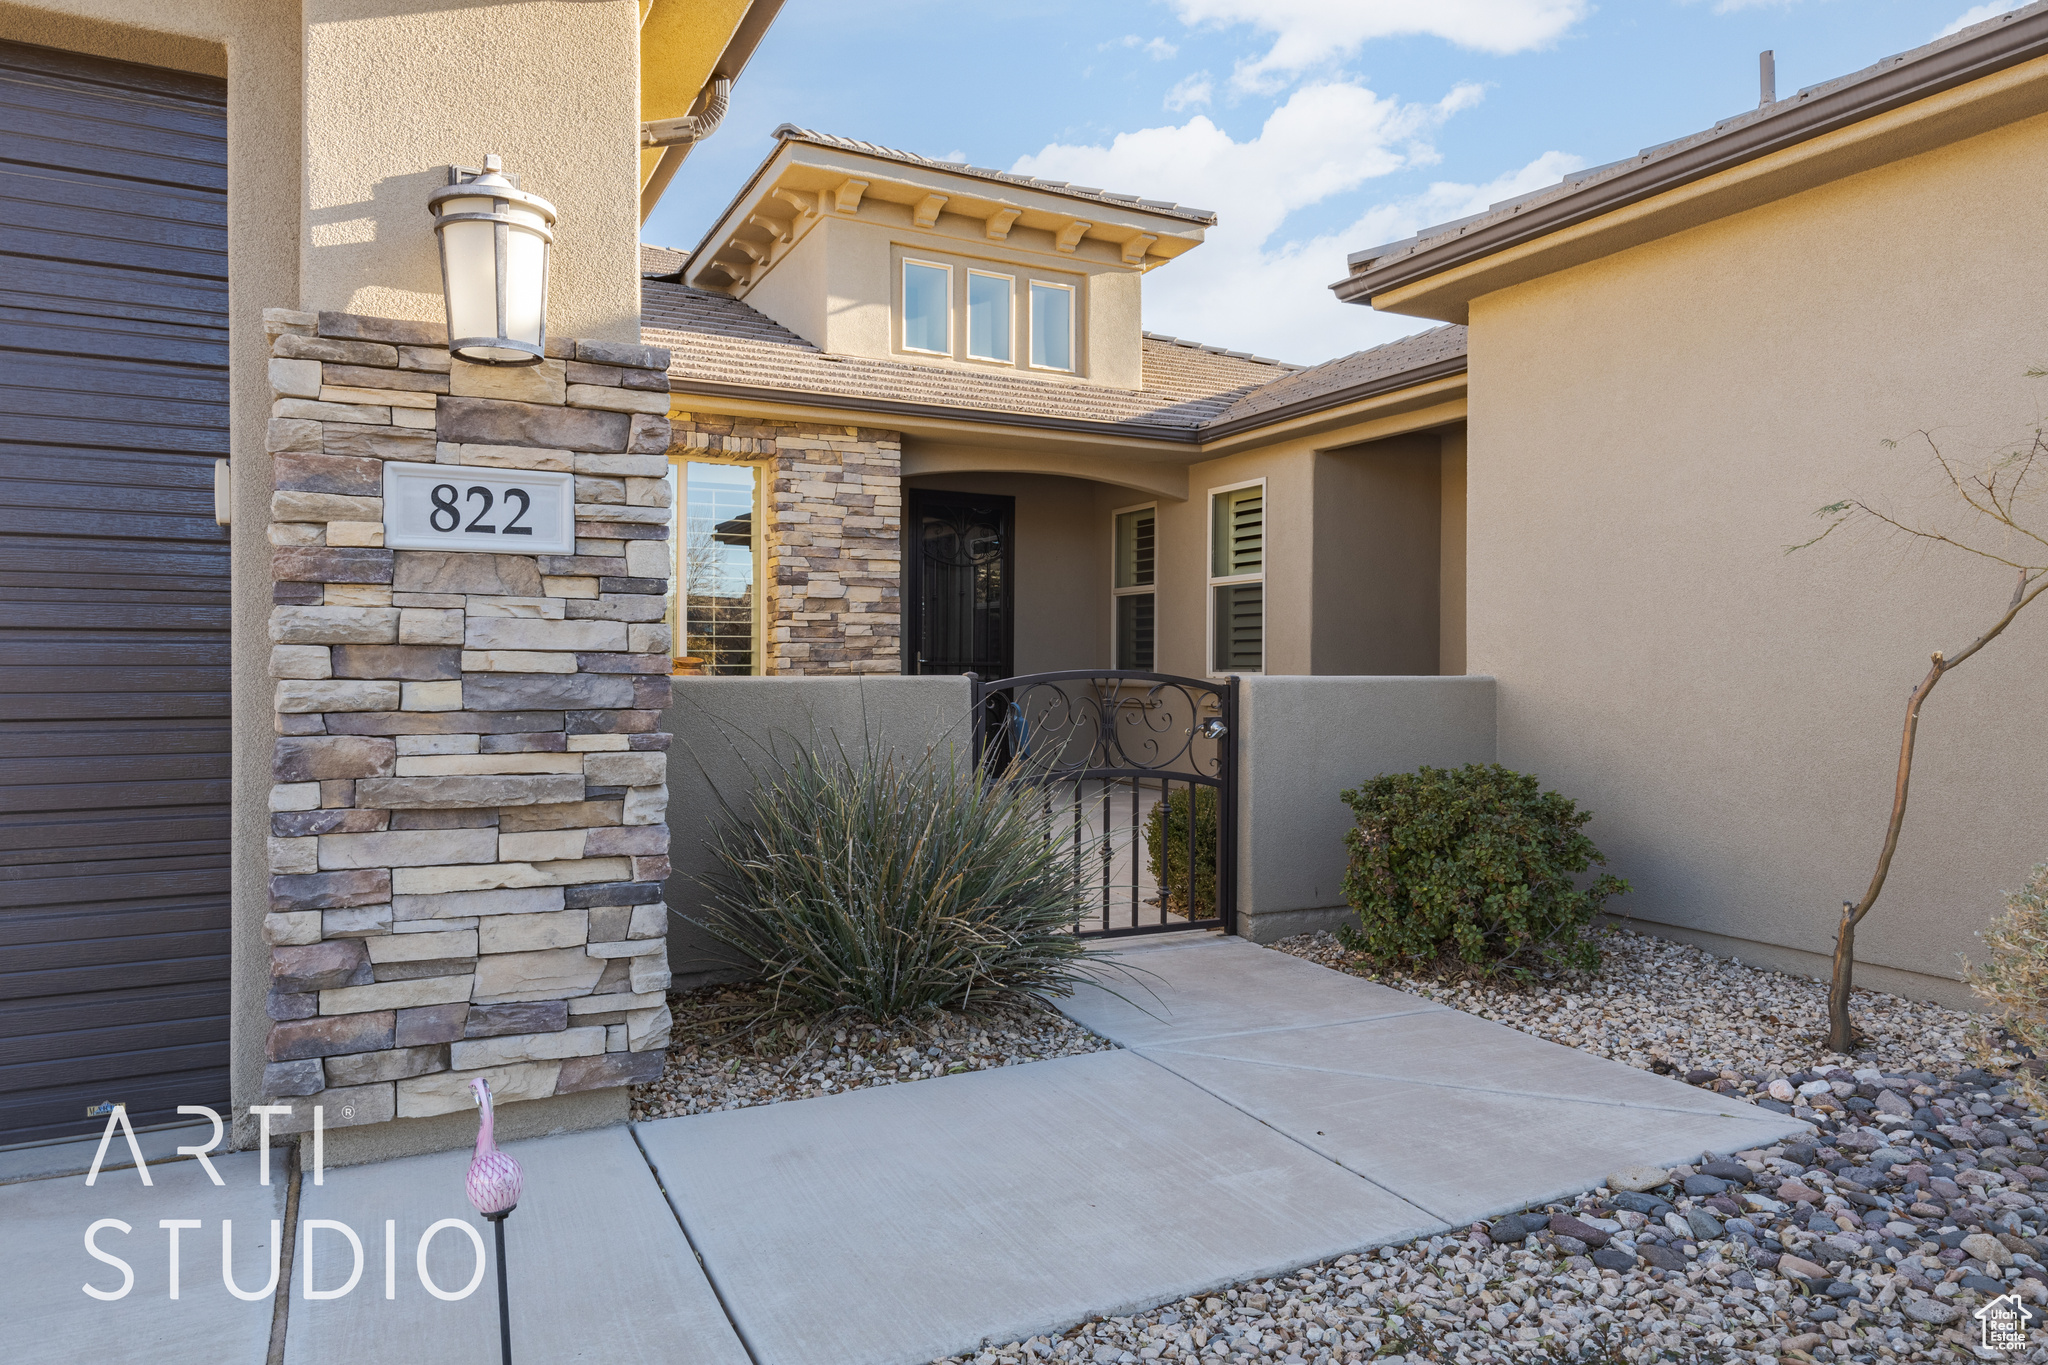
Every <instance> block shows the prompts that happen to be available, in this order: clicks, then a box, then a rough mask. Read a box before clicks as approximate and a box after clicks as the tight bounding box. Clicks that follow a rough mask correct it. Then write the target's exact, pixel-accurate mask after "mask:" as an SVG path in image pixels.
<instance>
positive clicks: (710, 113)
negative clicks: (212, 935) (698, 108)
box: [640, 76, 732, 147]
mask: <svg viewBox="0 0 2048 1365" xmlns="http://www.w3.org/2000/svg"><path fill="white" fill-rule="evenodd" d="M731 100H732V81H731V79H730V78H729V77H726V76H718V77H714V78H713V79H712V82H711V98H710V99H708V100H706V101H705V103H704V108H703V111H702V112H701V113H695V114H685V115H683V117H681V118H664V119H656V120H654V121H653V122H652V123H643V124H641V125H640V145H641V146H642V147H674V146H678V145H680V144H684V143H691V142H702V141H703V140H704V139H705V138H707V137H710V136H711V135H712V134H713V133H715V132H717V131H718V125H719V123H720V121H722V120H723V119H724V118H725V110H726V106H727V105H728V104H730V103H731Z"/></svg>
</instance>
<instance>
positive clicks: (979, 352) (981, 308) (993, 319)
mask: <svg viewBox="0 0 2048 1365" xmlns="http://www.w3.org/2000/svg"><path fill="white" fill-rule="evenodd" d="M1016 292H1017V279H1016V277H1015V276H1014V275H997V274H993V273H991V272H989V271H986V270H970V271H968V272H967V358H968V359H969V360H1000V361H1002V362H1003V363H1005V364H1008V363H1009V360H1010V334H1011V331H1012V328H1011V325H1010V299H1011V297H1012V296H1013V295H1014V294H1015V293H1016Z"/></svg>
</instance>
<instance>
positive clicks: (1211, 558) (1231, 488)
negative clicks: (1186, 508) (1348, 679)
mask: <svg viewBox="0 0 2048 1365" xmlns="http://www.w3.org/2000/svg"><path fill="white" fill-rule="evenodd" d="M1243 488H1256V489H1258V490H1259V500H1260V503H1261V504H1262V506H1263V508H1264V515H1265V517H1266V524H1265V529H1264V530H1263V531H1261V532H1260V537H1259V571H1258V572H1257V573H1241V574H1224V575H1221V576H1218V574H1217V573H1216V498H1217V495H1218V494H1221V493H1235V492H1237V491H1238V490H1239V489H1243ZM1272 513H1273V499H1272V497H1271V496H1270V494H1269V493H1268V491H1267V489H1266V481H1265V480H1264V479H1263V478H1259V479H1243V480H1240V481H1239V482H1237V483H1226V484H1218V485H1217V486H1216V487H1214V488H1211V489H1209V490H1207V491H1206V492H1205V493H1204V494H1203V496H1202V516H1203V519H1204V520H1206V521H1207V522H1208V523H1209V529H1208V533H1207V535H1206V537H1205V541H1206V544H1205V545H1204V547H1203V550H1202V568H1203V570H1204V572H1205V575H1206V577H1207V579H1208V583H1207V586H1206V587H1204V588H1203V589H1202V615H1203V616H1204V617H1206V618H1207V624H1206V625H1205V626H1204V627H1203V636H1204V640H1203V645H1202V667H1203V669H1204V676H1206V677H1211V678H1222V677H1228V676H1229V673H1230V672H1235V673H1249V674H1253V675H1258V674H1262V673H1264V672H1265V671H1266V655H1267V653H1268V652H1269V650H1270V649H1271V647H1272V643H1273V642H1272V640H1271V638H1270V628H1271V626H1272V623H1273V603H1272V599H1271V598H1269V597H1265V596H1264V595H1263V594H1262V595H1261V599H1260V601H1261V604H1262V606H1261V611H1260V616H1261V620H1262V624H1261V625H1260V628H1259V666H1258V667H1257V668H1240V669H1232V670H1230V671H1229V672H1226V671H1224V670H1222V669H1219V668H1217V667H1216V589H1218V588H1225V587H1231V586H1234V585H1236V584H1239V583H1257V584H1258V585H1259V586H1260V587H1261V588H1263V587H1265V586H1266V568H1267V566H1268V565H1269V564H1271V563H1272V553H1273V535H1272V531H1273V523H1272Z"/></svg>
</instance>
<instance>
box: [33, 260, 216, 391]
mask: <svg viewBox="0 0 2048 1365" xmlns="http://www.w3.org/2000/svg"><path fill="white" fill-rule="evenodd" d="M131 276H140V277H143V279H144V281H145V282H146V283H147V284H148V285H149V286H150V287H149V289H148V290H147V291H146V292H144V291H141V290H138V289H137V287H136V286H137V283H138V279H136V278H131ZM226 305H227V290H226V288H225V287H224V286H223V285H222V284H221V283H220V282H219V281H217V280H207V279H196V278H186V277H180V276H176V275H164V274H162V273H161V272H159V271H128V270H121V269H109V268H107V267H106V266H105V265H86V264H83V263H77V262H72V261H43V260H26V259H25V260H23V261H22V262H21V263H20V264H19V266H17V267H16V268H14V269H11V270H9V271H8V274H7V278H6V279H5V280H0V344H6V345H20V346H21V347H22V349H24V350H29V351H43V350H48V349H50V347H49V345H48V340H47V338H46V337H45V336H44V329H49V330H50V331H52V332H54V334H55V335H57V336H60V337H61V336H65V335H70V334H78V335H83V336H90V337H92V338H94V339H93V340H92V341H91V342H90V343H88V344H86V345H79V344H76V343H69V344H68V349H69V350H71V351H73V352H78V353H90V354H94V355H110V356H115V357H117V358H121V359H128V360H155V359H165V360H175V361H177V362H178V363H180V364H188V365H204V364H207V363H208V360H207V357H206V355H205V353H204V352H194V351H189V350H184V349H182V348H183V347H185V346H186V345H188V344H190V343H194V342H197V343H205V342H208V341H225V340H227V330H226V329H225V328H224V327H222V326H221V325H220V318H221V316H222V314H223V312H224V311H225V308H226ZM109 338H111V339H112V340H111V341H110V340H108V339H109ZM158 348H172V349H167V350H165V351H164V353H163V354H162V355H159V354H158Z"/></svg>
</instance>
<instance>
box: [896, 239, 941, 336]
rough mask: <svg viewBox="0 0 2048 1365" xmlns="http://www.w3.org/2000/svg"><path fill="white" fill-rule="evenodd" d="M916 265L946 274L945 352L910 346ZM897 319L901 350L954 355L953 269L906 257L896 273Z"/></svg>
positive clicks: (939, 262)
mask: <svg viewBox="0 0 2048 1365" xmlns="http://www.w3.org/2000/svg"><path fill="white" fill-rule="evenodd" d="M914 265H920V266H924V267H925V268H926V269H929V270H943V271H945V272H946V349H945V350H943V351H932V350H927V349H926V348H924V347H923V346H913V345H911V344H910V267H912V266H914ZM896 319H897V321H896V344H897V346H898V347H899V348H900V349H902V350H905V351H909V352H910V353H911V354H912V355H943V356H950V355H952V354H953V267H952V266H951V265H949V264H947V263H946V262H944V261H926V260H920V259H919V258H917V257H915V256H905V257H904V258H903V267H902V269H901V270H899V271H897V273H896Z"/></svg>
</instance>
